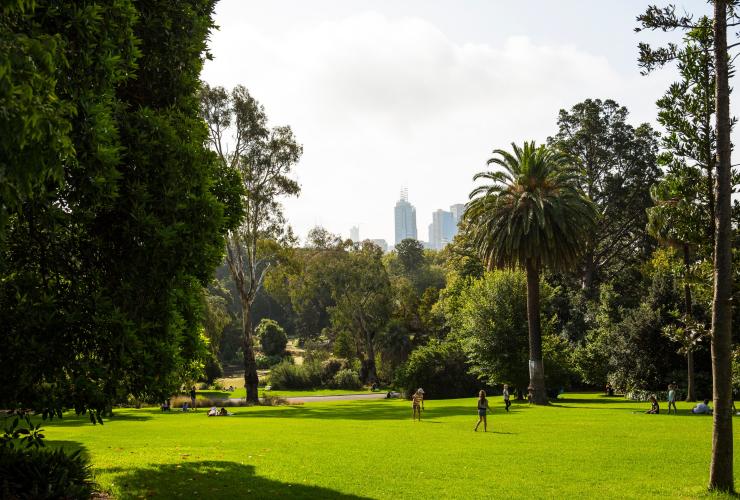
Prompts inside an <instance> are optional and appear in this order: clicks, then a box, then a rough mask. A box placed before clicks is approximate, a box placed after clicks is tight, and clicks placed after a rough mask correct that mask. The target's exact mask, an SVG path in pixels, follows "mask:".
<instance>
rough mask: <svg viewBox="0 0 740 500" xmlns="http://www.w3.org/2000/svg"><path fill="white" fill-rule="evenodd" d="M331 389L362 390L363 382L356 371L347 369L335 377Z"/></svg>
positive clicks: (340, 371)
mask: <svg viewBox="0 0 740 500" xmlns="http://www.w3.org/2000/svg"><path fill="white" fill-rule="evenodd" d="M331 387H334V388H336V389H360V388H362V381H361V380H360V376H359V375H358V374H357V372H356V371H354V370H350V369H348V368H345V369H343V370H339V371H338V372H337V373H336V374H335V375H334V379H333V380H332V382H331Z"/></svg>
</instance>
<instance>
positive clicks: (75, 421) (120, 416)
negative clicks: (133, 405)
mask: <svg viewBox="0 0 740 500" xmlns="http://www.w3.org/2000/svg"><path fill="white" fill-rule="evenodd" d="M37 418H38V420H37V423H41V426H42V427H80V426H83V425H93V423H92V422H91V421H90V417H89V415H87V414H85V415H65V416H64V417H62V418H59V417H54V418H53V419H47V420H42V419H41V418H40V417H37ZM151 419H152V417H150V416H149V415H147V414H146V412H142V411H141V410H137V411H136V414H132V413H131V412H127V413H117V412H116V411H115V410H114V412H113V416H112V417H105V418H103V425H105V424H108V423H110V422H144V421H146V420H151ZM97 425H100V424H97Z"/></svg>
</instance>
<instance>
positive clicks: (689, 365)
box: [683, 243, 696, 401]
mask: <svg viewBox="0 0 740 500" xmlns="http://www.w3.org/2000/svg"><path fill="white" fill-rule="evenodd" d="M689 250H690V249H689V244H688V243H684V244H683V265H684V276H685V278H684V282H683V298H684V309H685V311H686V319H687V320H688V319H691V318H692V317H693V311H692V307H691V285H689V280H688V278H689V271H690V268H691V258H690V257H691V255H690V252H689ZM686 369H687V370H688V374H687V379H688V384H687V385H688V386H687V388H686V401H696V395H695V394H694V350H693V346H688V349H687V350H686Z"/></svg>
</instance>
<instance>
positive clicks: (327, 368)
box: [321, 358, 349, 384]
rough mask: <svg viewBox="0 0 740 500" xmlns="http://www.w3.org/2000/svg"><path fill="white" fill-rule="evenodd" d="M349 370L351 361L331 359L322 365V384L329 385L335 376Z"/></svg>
mask: <svg viewBox="0 0 740 500" xmlns="http://www.w3.org/2000/svg"><path fill="white" fill-rule="evenodd" d="M347 368H349V361H347V360H346V359H344V358H329V359H327V360H326V361H324V362H323V363H321V382H322V383H324V384H329V383H331V382H332V381H333V380H334V375H336V374H337V372H339V370H346V369H347Z"/></svg>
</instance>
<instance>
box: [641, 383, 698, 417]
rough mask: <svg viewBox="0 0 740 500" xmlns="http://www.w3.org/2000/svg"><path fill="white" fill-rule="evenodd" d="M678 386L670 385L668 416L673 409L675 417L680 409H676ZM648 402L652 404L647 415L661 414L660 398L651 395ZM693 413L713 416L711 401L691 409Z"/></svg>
mask: <svg viewBox="0 0 740 500" xmlns="http://www.w3.org/2000/svg"><path fill="white" fill-rule="evenodd" d="M677 388H678V386H677V385H676V384H675V383H673V384H668V396H667V398H666V399H667V401H668V414H669V415H670V414H671V409H673V413H674V414H675V415H677V414H678V408H676V397H677V396H676V389H677ZM648 401H649V402H650V409H649V410H648V411H646V412H645V413H647V414H649V415H657V414H659V413H660V404H659V403H658V398H657V397H655V394H651V395H650V397H649V398H648ZM691 413H693V414H695V415H711V414H712V409H711V408H710V407H709V400H708V399H705V400H704V401H703V402H701V403H699V404H697V405H696V406H694V407H693V408H692V409H691Z"/></svg>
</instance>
